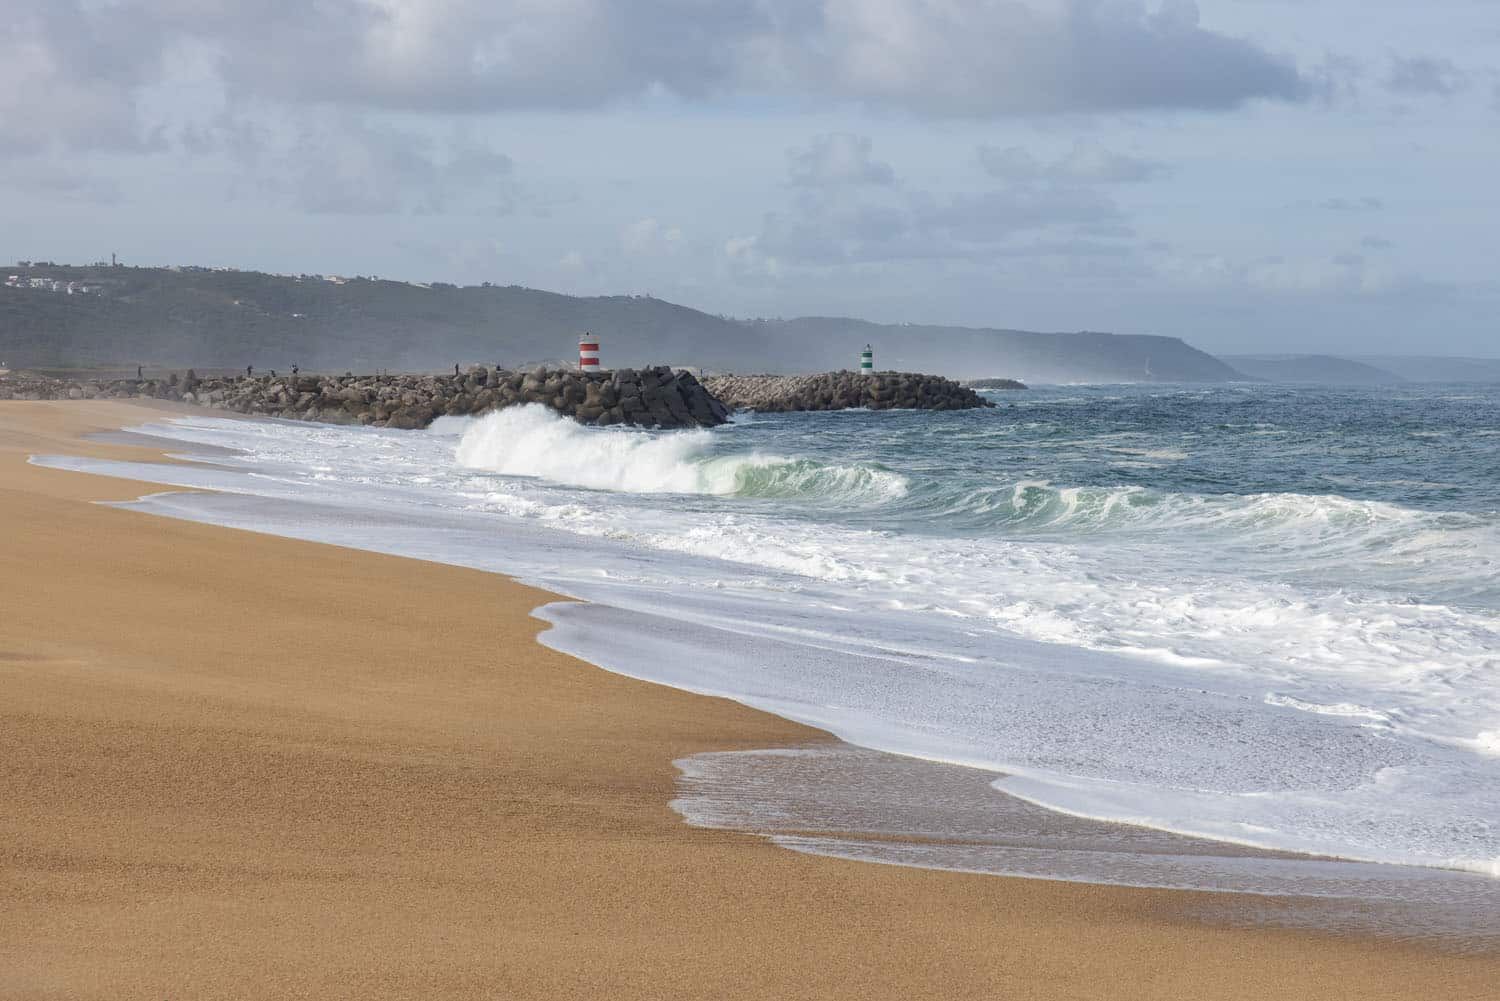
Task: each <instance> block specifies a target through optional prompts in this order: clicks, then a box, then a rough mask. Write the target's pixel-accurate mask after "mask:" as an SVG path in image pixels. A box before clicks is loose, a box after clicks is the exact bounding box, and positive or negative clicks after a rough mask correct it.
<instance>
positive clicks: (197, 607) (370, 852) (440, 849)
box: [0, 402, 1500, 1001]
mask: <svg viewBox="0 0 1500 1001" xmlns="http://www.w3.org/2000/svg"><path fill="white" fill-rule="evenodd" d="M163 412H166V410H165V408H147V407H145V406H141V405H135V404H128V403H103V402H99V403H92V402H77V403H20V402H4V403H0V692H3V693H4V695H3V698H0V802H3V803H4V809H3V811H0V997H4V998H16V999H20V998H100V999H104V998H109V999H119V998H152V999H162V998H200V997H201V998H257V999H259V998H282V997H306V998H331V997H347V998H417V997H420V998H528V997H538V998H571V997H580V998H581V997H589V998H592V997H611V998H615V997H621V998H705V997H745V998H928V997H931V998H967V997H974V998H980V997H983V998H1039V999H1040V998H1073V999H1076V998H1100V999H1104V998H1110V999H1124V998H1142V999H1145V998H1151V999H1173V998H1181V999H1203V998H1247V999H1248V998H1256V999H1265V998H1335V999H1336V998H1346V997H1347V998H1360V999H1365V1001H1368V999H1371V998H1445V999H1483V998H1494V997H1495V996H1496V984H1500V956H1495V955H1457V954H1453V953H1450V952H1445V951H1441V950H1439V949H1436V948H1435V947H1431V946H1422V945H1413V944H1399V943H1392V942H1390V941H1382V940H1375V939H1363V938H1356V937H1350V936H1345V935H1337V934H1331V933H1319V932H1292V931H1286V930H1280V929H1274V928H1252V929H1246V928H1234V927H1221V926H1217V925H1212V924H1206V923H1204V922H1203V921H1201V920H1200V919H1198V918H1196V917H1195V916H1194V914H1195V912H1196V911H1197V910H1198V909H1200V908H1199V905H1200V904H1201V903H1202V900H1201V895H1195V894H1191V893H1180V892H1163V891H1147V890H1130V889H1120V888H1111V887H1098V886H1086V885H1076V884H1063V883H1053V882H1045V881H1038V880H1016V879H1005V878H998V877H988V876H970V875H963V874H958V873H941V872H932V871H922V870H915V869H905V868H897V867H889V866H877V865H870V864H864V863H858V862H848V861H839V860H833V859H826V858H815V857H810V856H804V855H799V854H796V853H794V852H791V851H787V850H784V849H781V848H777V847H775V846H773V845H771V844H769V843H768V842H766V841H765V840H764V839H762V838H759V837H755V836H749V835H740V834H733V833H728V832H714V831H705V830H700V829H695V828H691V827H688V826H687V825H685V824H684V823H683V822H682V821H681V819H680V818H679V817H678V816H677V814H675V813H674V812H673V811H672V810H671V809H670V808H669V806H668V802H669V801H670V800H671V798H672V796H673V791H674V788H675V780H676V771H675V769H674V768H673V765H672V762H673V761H674V760H675V759H678V758H682V757H685V756H688V755H691V754H695V753H699V752H703V751H710V750H730V749H737V748H762V747H776V746H784V745H791V744H806V743H808V742H810V741H816V740H820V739H827V738H826V737H824V736H823V735H821V734H819V733H817V732H815V731H812V730H809V729H807V728H805V727H801V726H798V725H795V724H792V723H789V722H786V721H783V720H780V719H778V718H776V717H773V716H769V715H766V714H764V713H760V712H756V711H753V710H750V709H747V708H745V707H742V706H739V705H737V704H734V703H730V702H727V701H723V700H717V699H709V698H704V697H700V696H696V695H690V694H686V693H683V692H679V691H676V690H672V689H667V688H662V687H658V686H653V685H649V684H646V683H642V682H637V681H633V680H629V679H625V678H622V677H619V676H616V675H612V674H609V673H606V672H604V671H602V670H599V669H597V668H594V667H592V666H590V665H588V664H585V663H582V662H579V661H576V660H573V659H571V658H568V657H566V656H563V655H561V654H558V653H555V652H553V651H550V650H548V649H546V648H544V647H542V646H541V645H539V644H538V643H537V642H535V636H536V634H537V632H538V630H539V629H541V628H543V626H542V624H541V623H540V622H538V621H537V620H536V619H534V618H532V617H531V615H530V612H531V610H532V609H534V608H536V607H537V606H538V605H541V604H543V603H545V602H547V601H548V600H551V598H550V596H548V595H546V594H544V593H542V592H539V591H537V590H534V589H531V588H527V587H523V586H520V585H518V584H516V583H514V582H512V581H509V580H507V579H505V578H503V577H500V576H497V575H494V574H486V573H481V572H477V571H468V570H463V569H458V568H454V567H449V566H443V565H437V564H429V563H421V562H415V561H410V560H402V559H397V558H393V557H385V556H379V555H374V554H370V553H364V552H358V551H351V550H344V549H338V548H334V547H330V546H322V545H316V544H310V543H302V542H296V541H289V540H284V539H278V538H273V537H268V536H261V535H253V534H249V533H244V532H236V531H232V530H228V529H221V528H213V527H205V526H201V525H194V524H188V523H182V522H174V521H169V520H164V519H159V518H153V517H151V516H148V515H143V514H140V513H136V512H131V511H125V510H119V509H114V508H109V507H105V506H101V505H99V504H95V503H91V502H93V501H99V500H120V499H129V498H132V497H135V496H138V495H140V494H145V493H151V492H155V491H157V490H159V489H161V488H160V487H158V486H155V485H152V484H146V483H140V484H133V483H130V482H125V481H121V480H116V479H105V478H99V477H90V476H85V475H80V474H76V473H69V472H63V471H56V470H48V469H41V468H37V467H34V466H30V465H28V464H27V462H26V459H27V456H28V455H32V454H39V453H49V454H57V453H61V454H74V455H90V456H101V457H116V458H127V459H134V460H153V461H159V460H160V459H161V457H160V456H159V454H158V453H156V452H154V451H152V450H151V449H150V448H149V447H145V446H128V445H107V444H102V443H99V442H93V441H86V440H83V439H82V437H81V436H82V435H84V434H87V433H89V432H96V431H105V430H113V429H118V428H121V427H127V426H131V425H136V424H139V423H141V422H143V421H144V420H146V419H148V418H150V417H153V416H160V415H161V414H162V413H163Z"/></svg>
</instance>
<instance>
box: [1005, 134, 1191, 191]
mask: <svg viewBox="0 0 1500 1001" xmlns="http://www.w3.org/2000/svg"><path fill="white" fill-rule="evenodd" d="M979 163H980V166H982V167H983V168H984V169H985V171H986V172H987V173H989V174H990V175H991V176H993V177H997V178H1000V179H1001V180H1004V181H1008V182H1011V183H1017V184H1026V183H1037V182H1042V181H1052V182H1064V183H1075V184H1138V183H1143V182H1145V181H1151V180H1155V179H1157V178H1160V177H1164V176H1166V175H1167V174H1169V173H1171V169H1170V168H1169V167H1168V166H1167V165H1166V164H1164V163H1162V162H1160V161H1158V160H1150V159H1146V158H1144V157H1137V156H1129V155H1127V154H1124V153H1114V152H1111V151H1110V150H1107V149H1105V148H1104V147H1103V146H1100V145H1098V144H1097V143H1082V142H1080V143H1078V144H1076V145H1075V146H1074V147H1073V148H1072V150H1070V151H1069V152H1068V153H1067V154H1065V155H1064V156H1062V157H1061V158H1059V159H1057V160H1053V161H1043V160H1040V159H1038V158H1037V157H1035V156H1033V155H1032V154H1031V153H1030V152H1028V151H1027V150H1025V149H1023V148H1021V147H1019V146H1008V147H1005V148H1000V147H996V146H981V147H980V148H979Z"/></svg>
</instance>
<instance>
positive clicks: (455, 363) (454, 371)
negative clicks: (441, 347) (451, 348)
mask: <svg viewBox="0 0 1500 1001" xmlns="http://www.w3.org/2000/svg"><path fill="white" fill-rule="evenodd" d="M453 375H454V377H457V376H458V362H454V363H453Z"/></svg>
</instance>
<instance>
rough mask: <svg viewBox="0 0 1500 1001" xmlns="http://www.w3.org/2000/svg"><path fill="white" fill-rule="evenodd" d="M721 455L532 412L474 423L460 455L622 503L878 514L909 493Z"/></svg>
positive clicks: (861, 476)
mask: <svg viewBox="0 0 1500 1001" xmlns="http://www.w3.org/2000/svg"><path fill="white" fill-rule="evenodd" d="M714 445H715V437H714V435H713V434H712V433H710V432H708V431H702V430H698V431H674V432H666V433H654V434H653V433H645V432H641V431H628V430H623V429H622V430H601V429H589V428H585V427H582V426H580V425H579V424H577V423H575V422H573V421H570V420H566V419H564V418H561V417H558V416H556V415H555V414H553V413H552V412H551V411H549V410H547V409H546V408H545V407H542V406H540V405H531V406H525V407H512V408H508V409H505V410H499V411H496V412H495V413H492V414H489V415H487V416H485V417H482V418H480V419H479V420H477V421H475V422H474V423H473V425H472V426H470V427H469V428H468V429H467V430H466V431H465V432H464V434H463V436H462V437H461V438H460V439H459V443H458V448H457V451H456V453H455V454H456V458H457V461H458V463H459V465H461V466H464V467H465V468H468V469H475V470H482V471H484V472H490V473H500V474H502V475H506V476H529V477H535V478H537V479H541V480H547V481H549V482H552V483H559V484H564V485H567V486H574V487H585V488H587V489H591V490H609V491H615V492H619V493H634V494H705V495H712V496H718V497H747V498H799V499H803V500H808V501H815V502H816V501H819V500H822V501H832V502H838V503H863V504H878V503H881V502H884V501H889V500H892V499H895V498H899V497H901V496H904V495H905V493H906V489H907V482H906V478H905V477H903V476H901V475H900V474H898V473H893V472H891V471H889V470H885V469H880V468H878V467H875V466H870V465H844V464H829V463H822V462H818V461H816V460H813V459H807V458H787V457H783V456H778V455H764V454H761V453H749V454H740V455H715V454H714Z"/></svg>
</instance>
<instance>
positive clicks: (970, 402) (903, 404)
mask: <svg viewBox="0 0 1500 1001" xmlns="http://www.w3.org/2000/svg"><path fill="white" fill-rule="evenodd" d="M703 384H704V385H705V386H707V387H708V390H709V392H711V393H713V395H715V396H717V397H718V398H719V399H721V400H723V401H724V402H725V403H726V404H728V405H729V406H731V407H734V408H735V409H737V410H759V411H763V412H770V413H786V412H788V411H793V410H849V409H853V408H856V407H868V408H869V409H871V410H972V409H974V408H976V407H993V406H994V404H993V403H991V402H990V401H989V400H986V399H985V398H984V397H982V396H980V395H979V394H978V393H976V392H974V390H972V389H968V388H966V387H964V386H960V385H959V384H958V383H956V382H954V381H953V380H951V379H945V378H943V377H942V376H940V375H920V374H918V373H915V372H871V373H868V374H866V373H857V372H822V373H819V374H817V375H715V376H709V377H708V378H706V379H704V380H703Z"/></svg>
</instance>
